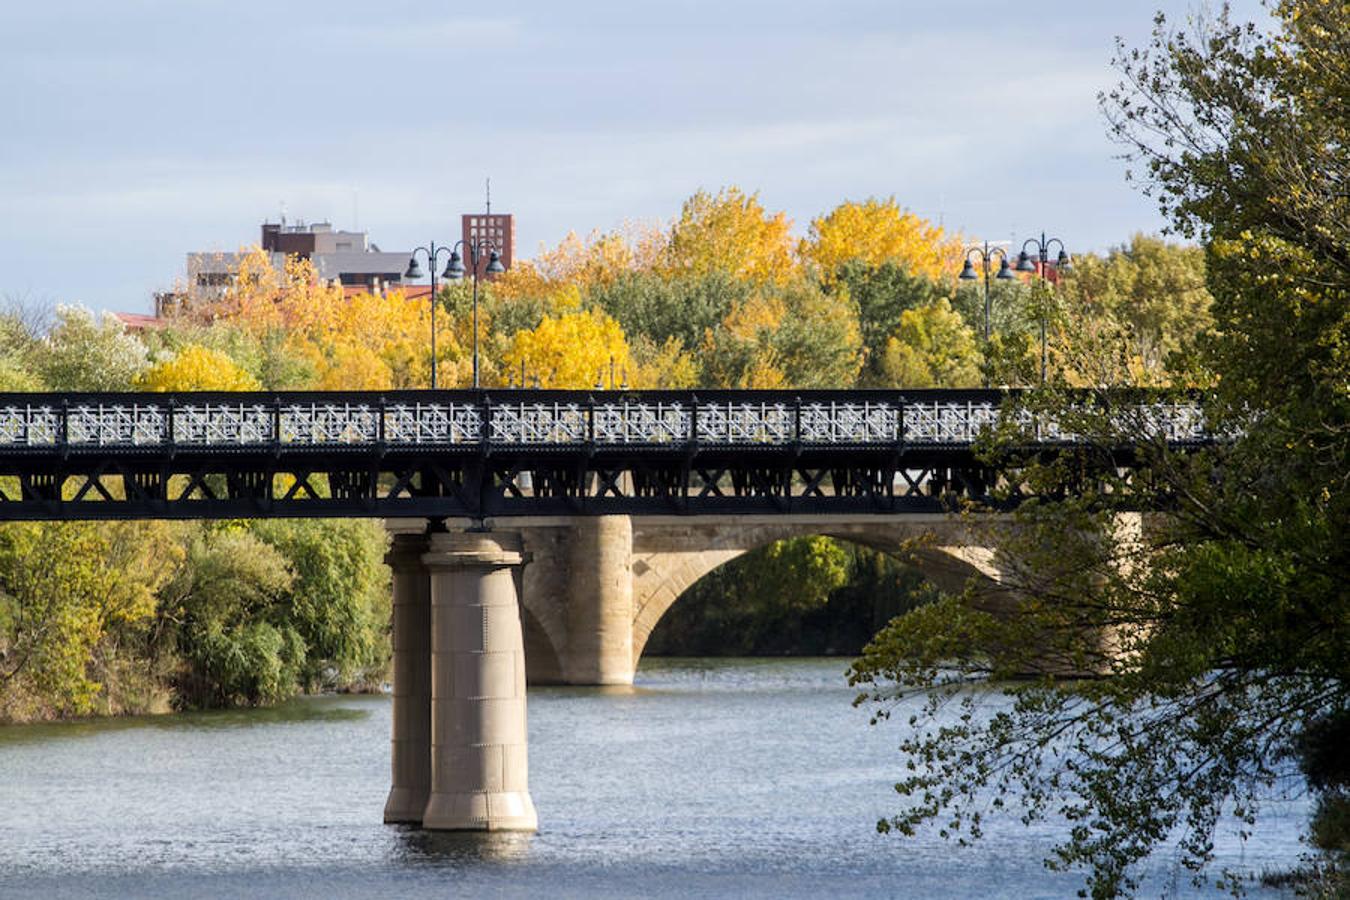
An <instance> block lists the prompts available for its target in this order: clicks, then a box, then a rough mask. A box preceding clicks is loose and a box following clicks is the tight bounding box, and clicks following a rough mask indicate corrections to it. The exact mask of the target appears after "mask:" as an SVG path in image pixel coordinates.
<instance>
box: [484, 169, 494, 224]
mask: <svg viewBox="0 0 1350 900" xmlns="http://www.w3.org/2000/svg"><path fill="white" fill-rule="evenodd" d="M486 184H487V187H486V189H485V190H486V194H487V205H486V208H485V209H484V210H483V215H485V216H490V215H492V179H491V178H488V179H487V182H486Z"/></svg>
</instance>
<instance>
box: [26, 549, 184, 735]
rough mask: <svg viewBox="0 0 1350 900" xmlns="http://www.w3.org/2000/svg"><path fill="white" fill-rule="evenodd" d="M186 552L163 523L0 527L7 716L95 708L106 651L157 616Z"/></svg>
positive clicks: (73, 712) (81, 712)
mask: <svg viewBox="0 0 1350 900" xmlns="http://www.w3.org/2000/svg"><path fill="white" fill-rule="evenodd" d="M181 556H182V554H181V549H180V547H179V545H178V543H177V542H176V541H175V540H174V539H173V534H172V529H171V527H170V526H168V525H166V524H165V523H154V522H152V523H144V522H117V523H108V524H101V525H98V526H93V525H90V524H88V523H83V522H31V523H30V522H23V523H8V524H5V525H4V526H0V719H29V718H37V717H49V716H54V715H86V714H89V713H91V712H94V711H95V710H96V708H97V705H98V701H99V699H100V695H101V692H103V691H104V688H105V684H104V683H103V682H102V680H101V679H100V669H101V665H100V664H101V662H102V661H103V660H102V657H103V656H104V654H105V651H108V650H109V649H111V648H112V645H114V644H116V642H117V641H118V640H119V638H121V637H123V636H128V635H130V634H131V633H133V632H135V631H137V630H138V629H140V628H141V627H142V626H144V625H145V624H147V623H148V622H149V621H150V620H151V619H152V617H153V615H154V610H155V592H156V591H157V590H158V589H159V587H160V585H161V584H162V583H163V582H164V581H165V580H166V579H167V578H168V577H169V574H170V573H171V572H172V571H173V570H174V569H175V568H176V566H177V564H178V562H179V561H180V560H181ZM112 711H119V710H115V709H114V710H112Z"/></svg>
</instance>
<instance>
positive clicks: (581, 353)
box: [502, 310, 636, 388]
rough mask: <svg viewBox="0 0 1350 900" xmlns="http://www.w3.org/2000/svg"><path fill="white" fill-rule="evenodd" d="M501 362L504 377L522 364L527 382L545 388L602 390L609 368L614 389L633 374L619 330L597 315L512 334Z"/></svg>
mask: <svg viewBox="0 0 1350 900" xmlns="http://www.w3.org/2000/svg"><path fill="white" fill-rule="evenodd" d="M502 362H503V365H504V366H505V367H506V370H507V371H508V372H515V371H517V370H518V369H520V367H521V366H522V364H523V365H524V368H525V373H526V377H527V378H529V379H531V383H533V379H535V378H537V379H539V384H540V385H541V386H542V387H547V388H588V387H592V386H594V385H595V384H597V383H599V382H600V381H603V382H604V384H605V385H606V386H608V384H609V380H610V372H611V368H612V369H613V371H614V379H615V386H617V385H618V382H619V380H620V379H626V378H627V376H628V375H629V374H632V373H634V372H635V371H636V369H635V368H634V366H633V361H632V358H631V357H630V355H629V351H628V342H627V340H626V339H625V338H624V333H623V329H622V328H620V327H619V323H618V322H616V321H615V320H614V319H613V318H612V317H610V316H609V315H607V314H606V313H604V312H602V311H600V310H590V311H578V312H572V313H564V314H563V315H560V316H556V317H555V316H550V317H548V318H545V319H544V320H543V321H542V322H540V323H539V326H538V327H537V328H534V329H532V330H529V331H520V332H517V333H516V334H515V336H514V337H512V338H511V342H510V344H509V345H508V347H507V348H506V351H505V353H504V354H503V360H502Z"/></svg>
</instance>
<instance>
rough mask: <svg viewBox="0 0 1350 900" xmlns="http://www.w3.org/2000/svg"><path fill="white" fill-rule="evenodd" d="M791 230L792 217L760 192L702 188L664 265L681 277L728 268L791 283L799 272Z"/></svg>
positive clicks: (757, 279) (673, 232)
mask: <svg viewBox="0 0 1350 900" xmlns="http://www.w3.org/2000/svg"><path fill="white" fill-rule="evenodd" d="M791 229H792V222H791V221H790V220H789V219H788V218H787V215H786V214H784V213H782V212H777V213H769V212H768V211H767V210H765V209H764V207H763V205H761V204H760V202H759V194H757V193H755V194H746V193H745V192H744V191H742V190H741V189H740V188H738V187H727V188H723V189H722V190H720V191H718V192H717V193H716V194H709V193H708V192H707V191H698V192H697V193H695V194H694V195H693V196H692V197H690V198H689V199H688V200H686V201H684V205H683V206H682V207H681V208H680V215H679V217H678V218H677V219H676V220H675V224H674V225H672V226H671V229H670V242H669V244H668V245H667V247H666V253H665V262H664V267H665V270H666V271H667V272H668V273H670V274H672V275H677V276H693V277H700V276H704V275H708V274H710V273H712V272H725V273H728V274H730V275H732V276H734V277H736V278H742V279H745V280H747V281H751V282H754V283H757V284H776V285H782V284H786V283H787V282H789V281H791V280H792V279H793V278H794V277H795V276H796V274H797V266H796V260H795V258H794V256H793V245H792V235H791Z"/></svg>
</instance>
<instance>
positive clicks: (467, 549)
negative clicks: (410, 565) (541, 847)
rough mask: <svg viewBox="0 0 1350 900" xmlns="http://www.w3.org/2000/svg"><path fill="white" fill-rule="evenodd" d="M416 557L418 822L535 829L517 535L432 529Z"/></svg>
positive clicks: (435, 825) (427, 825)
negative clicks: (422, 780)
mask: <svg viewBox="0 0 1350 900" xmlns="http://www.w3.org/2000/svg"><path fill="white" fill-rule="evenodd" d="M422 561H423V563H424V564H425V565H426V568H427V570H428V572H429V573H430V591H431V791H430V795H429V796H428V798H427V804H426V809H425V810H424V812H423V814H422V827H424V828H431V829H440V830H461V831H463V830H468V831H534V830H536V829H537V828H538V817H537V815H536V813H535V809H534V802H533V801H532V800H531V799H530V792H529V783H528V773H529V769H528V763H527V757H526V732H525V649H524V644H523V642H522V639H521V626H520V610H519V598H518V595H517V587H516V586H517V578H516V570H517V569H518V567H519V566H520V564H521V562H522V556H521V552H520V538H519V536H518V535H515V534H510V533H505V532H464V533H444V532H443V533H434V534H432V535H431V536H430V541H429V546H428V550H427V553H426V554H425V555H424V556H423V557H422Z"/></svg>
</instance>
